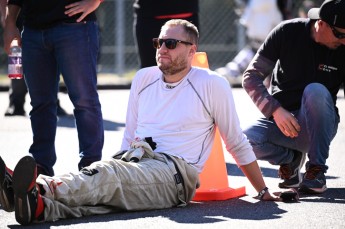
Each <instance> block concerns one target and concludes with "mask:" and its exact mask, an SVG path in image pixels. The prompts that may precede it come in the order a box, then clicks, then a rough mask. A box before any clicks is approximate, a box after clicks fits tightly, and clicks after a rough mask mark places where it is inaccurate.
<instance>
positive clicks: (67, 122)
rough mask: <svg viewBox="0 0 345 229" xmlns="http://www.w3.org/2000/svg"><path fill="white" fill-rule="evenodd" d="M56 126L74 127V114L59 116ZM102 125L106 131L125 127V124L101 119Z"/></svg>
mask: <svg viewBox="0 0 345 229" xmlns="http://www.w3.org/2000/svg"><path fill="white" fill-rule="evenodd" d="M57 126H58V127H66V128H76V125H75V118H74V116H73V115H68V116H63V117H59V118H58V122H57ZM103 126H104V130H106V131H118V130H119V129H120V128H122V127H125V124H124V123H118V122H113V121H108V120H103Z"/></svg>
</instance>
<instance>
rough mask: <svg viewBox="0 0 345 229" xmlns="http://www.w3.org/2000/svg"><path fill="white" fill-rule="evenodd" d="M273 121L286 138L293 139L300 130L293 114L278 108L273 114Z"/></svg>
mask: <svg viewBox="0 0 345 229" xmlns="http://www.w3.org/2000/svg"><path fill="white" fill-rule="evenodd" d="M273 118H274V121H275V122H276V123H277V126H278V128H279V129H280V131H281V132H282V133H283V134H284V135H285V136H287V137H290V138H295V137H297V136H298V132H299V131H300V130H301V127H300V125H299V124H298V120H297V119H296V118H295V116H294V115H293V114H291V113H290V112H289V111H287V110H285V109H284V108H282V107H279V108H278V109H277V110H275V111H274V112H273Z"/></svg>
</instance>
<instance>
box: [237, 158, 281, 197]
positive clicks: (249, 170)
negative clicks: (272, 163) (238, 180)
mask: <svg viewBox="0 0 345 229" xmlns="http://www.w3.org/2000/svg"><path fill="white" fill-rule="evenodd" d="M240 168H241V170H242V172H243V173H244V175H245V176H246V177H247V178H248V180H249V182H250V183H251V184H252V185H253V187H254V188H255V190H256V191H257V192H260V191H261V190H263V189H264V188H265V187H266V184H265V181H264V178H263V176H262V173H261V169H260V167H259V165H258V163H257V161H253V162H252V163H249V164H248V165H242V166H241V167H240ZM262 199H263V200H275V201H277V200H281V199H280V197H278V196H276V195H274V194H272V193H271V192H269V191H268V192H266V193H265V194H264V195H263V196H262Z"/></svg>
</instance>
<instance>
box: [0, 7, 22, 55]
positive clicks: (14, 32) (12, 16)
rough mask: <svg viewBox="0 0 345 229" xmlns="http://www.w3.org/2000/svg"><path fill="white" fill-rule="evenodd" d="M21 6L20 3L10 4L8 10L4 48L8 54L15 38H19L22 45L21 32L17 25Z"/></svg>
mask: <svg viewBox="0 0 345 229" xmlns="http://www.w3.org/2000/svg"><path fill="white" fill-rule="evenodd" d="M20 9H21V8H20V6H18V5H11V4H9V5H8V12H7V16H6V19H5V27H4V33H3V38H4V50H5V52H6V53H7V54H8V53H9V52H10V46H11V42H12V41H13V40H14V39H17V40H18V43H19V45H21V38H20V33H19V30H18V28H17V25H16V21H17V17H18V14H19V12H20Z"/></svg>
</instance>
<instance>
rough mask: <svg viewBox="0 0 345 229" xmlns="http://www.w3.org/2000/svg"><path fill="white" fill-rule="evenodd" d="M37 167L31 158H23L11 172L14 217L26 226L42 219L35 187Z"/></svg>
mask: <svg viewBox="0 0 345 229" xmlns="http://www.w3.org/2000/svg"><path fill="white" fill-rule="evenodd" d="M36 177H37V167H36V162H35V160H34V159H33V158H32V157H31V156H25V157H23V158H22V159H20V161H19V162H18V164H17V166H16V167H15V169H14V171H13V190H14V205H15V216H16V220H17V222H18V223H20V224H21V225H28V224H30V223H31V222H33V221H39V220H40V219H42V217H43V211H44V204H43V200H42V197H41V195H40V194H39V192H38V187H37V186H36Z"/></svg>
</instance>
